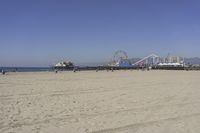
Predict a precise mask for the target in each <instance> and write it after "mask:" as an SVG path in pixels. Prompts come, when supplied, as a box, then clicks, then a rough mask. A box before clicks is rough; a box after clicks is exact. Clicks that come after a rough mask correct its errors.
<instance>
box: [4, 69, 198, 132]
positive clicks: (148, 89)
mask: <svg viewBox="0 0 200 133" xmlns="http://www.w3.org/2000/svg"><path fill="white" fill-rule="evenodd" d="M199 131H200V72H198V71H135V70H134V71H131V70H127V71H125V70H124V71H123V70H122V71H114V72H106V71H99V72H95V71H81V72H77V73H73V72H59V73H57V74H55V73H53V72H35V73H8V74H7V75H4V76H3V75H0V133H198V132H199Z"/></svg>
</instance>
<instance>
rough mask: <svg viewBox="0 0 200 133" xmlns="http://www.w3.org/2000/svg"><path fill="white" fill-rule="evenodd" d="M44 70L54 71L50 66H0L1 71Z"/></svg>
mask: <svg viewBox="0 0 200 133" xmlns="http://www.w3.org/2000/svg"><path fill="white" fill-rule="evenodd" d="M2 70H3V71H5V72H42V71H53V69H52V68H50V67H0V72H2Z"/></svg>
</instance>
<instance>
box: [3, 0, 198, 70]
mask: <svg viewBox="0 0 200 133" xmlns="http://www.w3.org/2000/svg"><path fill="white" fill-rule="evenodd" d="M199 7H200V1H199V0H79V1H78V0H1V1H0V49H1V51H0V66H48V65H52V64H53V63H55V62H57V61H60V60H66V59H69V60H72V61H73V62H75V64H81V63H84V62H104V61H109V60H110V59H111V58H112V56H113V53H114V52H115V51H117V50H124V51H126V52H127V53H128V55H129V57H143V56H145V55H148V54H150V53H157V54H158V55H161V56H166V55H167V54H168V53H170V54H173V55H180V56H187V57H196V56H198V57H200V8H199Z"/></svg>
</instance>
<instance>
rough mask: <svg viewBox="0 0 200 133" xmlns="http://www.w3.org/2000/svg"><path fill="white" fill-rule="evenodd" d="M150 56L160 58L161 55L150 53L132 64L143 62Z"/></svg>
mask: <svg viewBox="0 0 200 133" xmlns="http://www.w3.org/2000/svg"><path fill="white" fill-rule="evenodd" d="M149 58H153V59H155V58H159V56H158V55H156V54H150V55H148V56H146V57H144V58H143V59H141V60H139V61H137V62H136V63H134V64H132V65H138V64H140V63H141V62H143V61H145V60H147V59H149Z"/></svg>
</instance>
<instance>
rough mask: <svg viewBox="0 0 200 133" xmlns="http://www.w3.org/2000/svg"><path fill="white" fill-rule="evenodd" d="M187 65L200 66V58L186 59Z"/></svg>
mask: <svg viewBox="0 0 200 133" xmlns="http://www.w3.org/2000/svg"><path fill="white" fill-rule="evenodd" d="M185 63H186V64H200V58H199V57H194V58H185Z"/></svg>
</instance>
